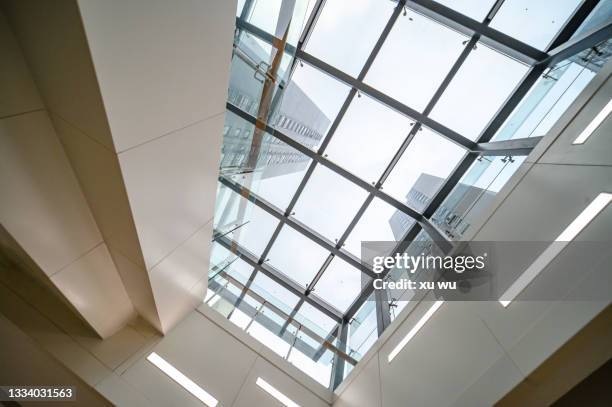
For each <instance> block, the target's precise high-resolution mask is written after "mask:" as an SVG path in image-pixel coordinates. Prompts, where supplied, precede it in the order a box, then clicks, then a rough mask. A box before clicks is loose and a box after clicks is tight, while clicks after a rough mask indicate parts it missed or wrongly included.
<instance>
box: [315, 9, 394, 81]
mask: <svg viewBox="0 0 612 407" xmlns="http://www.w3.org/2000/svg"><path fill="white" fill-rule="evenodd" d="M396 4H397V3H395V2H392V1H379V0H352V1H350V3H349V2H347V1H346V0H328V1H326V2H325V6H324V7H323V11H322V12H321V15H320V16H319V19H318V20H317V23H316V25H315V27H314V30H313V32H312V34H311V36H310V39H309V40H308V43H307V44H306V52H308V53H310V54H312V55H314V56H315V57H317V58H319V59H321V60H323V61H325V62H326V63H328V64H330V65H332V66H335V67H336V68H339V69H341V70H342V71H344V72H346V73H347V74H349V75H352V76H354V77H357V75H358V74H359V72H360V71H361V68H362V67H363V65H364V63H365V61H366V59H367V58H368V56H369V55H370V52H372V49H373V48H374V44H376V41H377V40H378V38H379V37H380V34H381V33H382V30H383V29H384V27H385V25H386V23H387V21H388V20H389V17H390V16H391V13H392V12H393V9H394V7H395V6H396Z"/></svg>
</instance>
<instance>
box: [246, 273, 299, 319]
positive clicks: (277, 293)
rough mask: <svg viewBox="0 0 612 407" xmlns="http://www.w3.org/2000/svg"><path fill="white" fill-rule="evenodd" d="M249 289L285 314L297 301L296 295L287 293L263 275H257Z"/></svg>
mask: <svg viewBox="0 0 612 407" xmlns="http://www.w3.org/2000/svg"><path fill="white" fill-rule="evenodd" d="M250 288H251V290H253V292H255V293H256V294H259V295H261V296H262V297H263V298H265V299H266V301H268V302H270V303H272V305H274V306H276V307H278V308H280V309H281V310H282V311H284V312H285V313H289V312H291V310H292V309H293V307H295V304H297V302H298V301H299V298H298V296H297V295H295V294H293V293H291V292H289V291H288V290H287V289H285V288H284V287H283V286H281V285H280V284H278V283H276V282H274V281H273V280H272V279H271V278H269V277H268V276H266V275H264V274H263V273H257V275H256V276H255V279H254V280H253V284H252V285H251V287H250Z"/></svg>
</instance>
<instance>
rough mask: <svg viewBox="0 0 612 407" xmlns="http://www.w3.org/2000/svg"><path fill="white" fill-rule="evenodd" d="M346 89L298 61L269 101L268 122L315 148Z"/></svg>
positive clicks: (347, 91)
mask: <svg viewBox="0 0 612 407" xmlns="http://www.w3.org/2000/svg"><path fill="white" fill-rule="evenodd" d="M348 93H349V88H348V87H347V86H345V85H344V84H342V83H341V82H339V81H337V80H335V79H333V78H332V77H330V76H329V75H327V74H325V73H323V72H321V71H319V70H318V69H315V68H313V67H311V66H309V65H305V64H303V65H300V64H298V65H297V66H296V67H295V71H294V72H293V75H292V77H291V81H289V84H288V85H287V86H286V87H285V89H284V90H283V91H282V92H280V93H278V95H277V96H275V97H277V98H278V100H275V101H274V102H273V110H272V113H271V117H270V119H269V124H270V125H272V126H273V127H274V128H277V129H279V130H280V131H281V132H282V133H283V134H286V135H287V136H289V137H291V138H292V139H294V140H296V141H298V142H300V143H302V144H303V145H305V146H306V147H309V148H310V149H312V150H316V149H317V148H318V147H319V146H320V145H321V143H322V142H323V138H324V137H325V134H326V133H327V130H328V129H329V127H330V126H331V124H332V121H333V120H334V119H335V118H336V115H337V114H338V111H339V110H340V108H341V107H342V104H343V103H344V101H345V99H346V97H347V96H348Z"/></svg>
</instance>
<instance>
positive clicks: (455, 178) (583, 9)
mask: <svg viewBox="0 0 612 407" xmlns="http://www.w3.org/2000/svg"><path fill="white" fill-rule="evenodd" d="M596 3H597V2H593V1H588V0H587V1H585V2H584V3H583V4H582V5H581V6H580V7H579V9H578V10H576V12H575V13H574V15H573V16H572V17H571V18H570V21H569V22H568V24H566V25H565V27H564V28H563V29H562V30H561V31H560V32H559V33H558V34H557V36H556V37H555V39H554V40H553V41H552V43H551V47H557V46H559V45H560V44H559V42H560V41H561V40H562V39H568V38H570V37H571V36H572V34H573V33H574V32H575V31H576V30H577V29H578V27H579V26H580V25H581V24H582V22H583V21H584V20H585V19H586V18H587V17H588V15H589V14H590V12H591V11H592V10H593V9H594V8H595V6H596V5H597V4H596ZM549 51H550V50H549ZM547 55H548V54H547ZM545 69H546V67H545V66H544V64H537V65H535V66H533V67H532V68H531V70H530V71H529V73H528V74H527V76H525V78H524V79H523V81H522V82H521V84H520V85H519V86H518V87H517V88H516V89H515V90H514V92H513V93H512V95H511V96H510V97H509V98H508V100H506V102H505V103H504V106H502V108H501V109H500V110H499V111H498V112H497V114H496V115H495V116H494V117H493V119H492V120H491V121H490V122H489V124H488V125H487V127H486V128H485V130H484V131H483V132H482V133H481V135H480V137H479V138H478V140H477V143H486V142H489V141H490V140H491V139H492V138H493V136H494V135H495V134H496V133H497V131H498V130H499V129H500V128H501V126H502V125H503V124H504V123H505V122H506V120H507V119H508V118H509V117H510V115H511V114H512V112H514V110H515V109H516V107H517V106H518V105H519V104H520V103H521V101H522V100H523V98H524V97H525V96H526V95H527V93H528V92H529V90H531V88H532V87H533V85H534V84H535V83H536V82H537V81H538V79H539V78H540V75H541V74H542V73H543V72H544V70H545ZM476 158H478V154H477V153H470V154H468V155H467V156H466V157H465V158H464V159H463V160H462V161H461V163H460V164H459V166H458V167H457V168H456V169H455V171H454V172H453V174H452V175H451V177H449V178H448V179H447V180H446V181H445V183H444V184H443V186H442V187H441V188H440V189H439V190H438V192H437V193H436V195H435V196H434V197H433V199H432V200H431V201H430V202H429V205H428V206H427V208H426V209H425V211H424V212H423V216H424V217H425V218H427V219H430V218H431V217H432V216H433V214H434V213H435V211H436V210H437V209H438V207H439V206H440V205H441V204H442V202H443V201H444V200H445V199H446V198H447V197H448V195H449V194H450V192H451V191H452V190H453V188H454V187H455V186H456V185H457V184H458V183H459V180H460V179H461V177H463V175H464V174H465V173H466V172H467V171H468V169H469V168H470V167H471V165H472V164H473V163H474V161H476Z"/></svg>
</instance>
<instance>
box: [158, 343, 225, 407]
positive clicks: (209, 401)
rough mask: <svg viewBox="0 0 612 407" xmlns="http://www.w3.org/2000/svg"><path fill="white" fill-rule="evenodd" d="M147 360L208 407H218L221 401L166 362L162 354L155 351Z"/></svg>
mask: <svg viewBox="0 0 612 407" xmlns="http://www.w3.org/2000/svg"><path fill="white" fill-rule="evenodd" d="M147 360H148V361H149V362H151V363H153V364H154V365H155V366H157V367H158V368H159V369H160V370H161V371H162V372H164V373H165V374H166V375H168V376H169V377H170V378H171V379H172V380H174V381H175V382H177V383H178V384H180V385H181V386H182V387H183V388H184V389H185V390H187V391H188V392H189V393H191V394H193V395H194V396H195V397H196V398H197V399H198V400H200V401H201V402H202V403H204V404H206V405H207V406H208V407H216V405H217V404H218V403H219V401H218V400H217V399H216V398H214V397H213V396H211V395H210V394H208V393H207V392H206V391H205V390H204V389H203V388H201V387H200V386H198V385H197V384H196V383H194V382H193V381H192V380H191V379H190V378H188V377H187V376H185V375H184V374H182V373H181V372H179V371H178V370H177V369H176V368H175V367H174V366H172V365H171V364H170V363H168V362H166V361H165V360H164V359H163V358H162V357H161V356H159V355H158V354H157V353H155V352H153V353H151V354H150V355H149V356H147Z"/></svg>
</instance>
